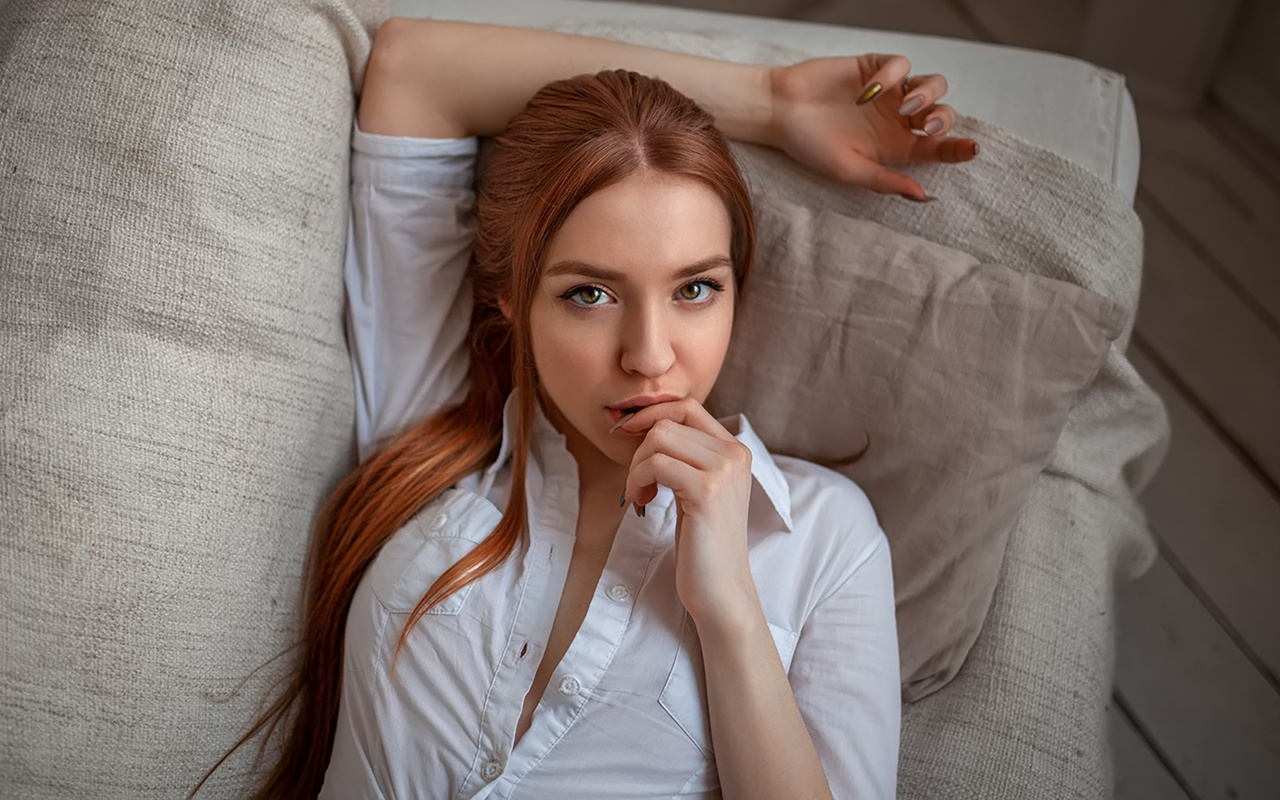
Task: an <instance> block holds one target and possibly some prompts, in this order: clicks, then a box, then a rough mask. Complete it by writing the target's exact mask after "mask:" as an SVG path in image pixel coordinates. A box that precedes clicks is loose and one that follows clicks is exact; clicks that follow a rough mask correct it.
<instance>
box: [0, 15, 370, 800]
mask: <svg viewBox="0 0 1280 800" xmlns="http://www.w3.org/2000/svg"><path fill="white" fill-rule="evenodd" d="M385 16H386V8H385V2H379V1H378V0H309V1H308V2H301V1H300V0H278V1H277V2H270V3H260V2H249V0H222V2H217V3H205V2H177V3H175V2H170V0H97V1H95V2H92V3H61V2H48V1H47V0H11V1H10V2H7V3H4V4H3V5H0V506H3V508H4V511H3V523H2V524H0V607H2V608H3V609H4V613H3V615H2V618H0V642H3V644H0V675H2V676H3V680H0V787H3V789H2V790H0V794H3V795H5V796H7V797H24V798H37V799H38V798H66V797H93V798H128V800H148V799H149V798H157V799H158V798H176V797H184V796H186V794H187V792H188V791H190V789H191V788H192V786H193V785H194V783H195V781H196V780H197V779H198V778H199V777H200V776H201V775H202V774H203V773H204V771H205V770H206V769H208V768H209V767H210V766H211V765H212V764H213V763H214V761H216V760H217V759H218V758H219V757H220V756H221V755H222V754H223V753H224V752H225V751H226V749H227V748H228V747H229V746H230V745H231V744H232V743H233V742H235V740H236V739H237V738H238V737H239V736H240V735H241V734H242V733H243V732H244V730H245V729H246V727H247V724H248V723H249V722H250V721H251V720H252V719H253V716H254V714H255V713H256V707H257V704H258V702H259V701H260V700H261V698H262V697H263V696H264V695H265V694H266V693H267V687H268V686H270V684H271V683H272V682H273V680H274V679H275V678H277V677H279V675H280V673H281V667H282V666H283V665H284V664H285V663H286V661H285V660H284V659H281V660H279V661H276V662H274V663H273V664H271V666H270V667H269V668H268V669H264V670H258V668H259V667H261V666H262V665H263V664H264V663H265V662H267V661H268V660H269V659H270V658H272V656H274V655H276V654H277V653H279V652H280V651H281V650H283V649H284V648H285V647H287V646H288V645H289V643H290V642H291V641H293V640H294V639H295V638H296V635H297V630H298V623H299V618H298V602H297V601H298V596H299V589H300V586H301V573H302V558H303V553H304V551H305V549H306V546H307V542H308V540H309V535H310V529H311V526H312V523H313V520H314V518H315V515H316V513H317V511H318V509H319V508H320V506H321V504H322V503H323V501H324V499H325V497H326V496H327V494H328V492H329V491H330V490H331V488H332V487H333V486H334V484H335V483H336V481H337V480H339V479H340V478H341V477H342V476H343V475H344V474H345V473H346V472H347V471H349V469H350V467H351V465H352V462H353V458H354V453H355V448H354V438H355V437H354V434H355V431H354V390H353V387H352V381H351V366H350V361H349V359H348V356H347V348H346V340H345V336H344V331H343V324H342V303H343V290H342V257H343V251H344V242H345V232H346V227H347V222H348V215H347V186H348V182H349V177H348V171H347V158H348V154H349V152H350V138H351V114H352V109H353V91H352V90H353V86H356V87H357V88H358V83H359V78H360V76H361V75H362V74H363V70H364V59H365V57H366V56H367V53H368V50H369V46H370V42H371V38H372V34H373V31H374V30H376V28H377V25H378V24H379V22H380V21H381V19H382V18H384V17H385ZM255 670H258V671H256V672H255ZM255 749H256V748H255V747H248V748H245V749H244V751H242V753H241V754H240V756H239V757H237V758H236V759H234V760H233V761H231V762H229V763H228V765H227V766H226V767H225V768H224V769H223V770H221V771H220V772H219V773H218V774H217V775H216V776H215V780H214V781H212V782H211V784H210V785H209V786H208V788H207V790H206V791H203V792H201V795H200V797H201V798H206V797H207V798H218V797H226V798H238V797H245V796H246V795H247V793H248V792H247V786H248V780H247V776H248V775H249V774H251V771H252V770H251V767H250V766H249V761H250V760H251V758H252V755H253V751H254V750H255Z"/></svg>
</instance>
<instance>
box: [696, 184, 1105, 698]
mask: <svg viewBox="0 0 1280 800" xmlns="http://www.w3.org/2000/svg"><path fill="white" fill-rule="evenodd" d="M756 201H757V202H756V219H757V225H758V232H759V237H760V240H761V241H762V242H763V243H764V245H763V246H762V247H761V248H760V250H759V251H758V254H757V262H758V263H757V269H756V271H755V273H754V274H753V275H752V284H751V286H750V288H749V290H748V291H747V292H746V294H745V296H744V299H743V303H742V307H741V309H740V311H739V315H738V317H737V319H736V321H735V335H734V339H733V343H732V345H731V346H730V349H729V355H728V357H727V358H726V360H725V369H724V372H723V373H722V374H721V377H720V380H719V381H718V382H717V383H716V389H715V392H714V393H713V396H712V399H713V401H714V402H715V404H716V406H717V408H718V410H719V412H720V413H730V412H745V413H746V414H747V415H748V416H750V417H752V418H753V419H760V420H762V422H761V424H760V426H759V428H760V433H761V436H763V437H764V438H765V440H766V441H767V442H768V443H769V446H770V447H771V448H772V449H774V450H778V451H781V452H786V453H791V454H795V455H799V456H801V457H806V458H825V459H835V458H838V457H840V456H842V455H846V454H852V453H856V452H858V451H859V450H860V449H861V448H862V447H863V446H865V445H867V443H868V442H869V450H868V452H867V453H866V454H865V456H864V457H862V458H860V459H859V460H858V461H857V462H856V463H854V464H852V465H849V466H845V467H841V468H840V469H841V471H842V472H844V473H845V474H846V475H848V476H849V477H851V478H852V479H853V480H855V481H856V482H857V483H858V485H860V486H862V487H863V489H864V490H865V491H866V492H867V493H868V495H870V497H871V500H872V503H873V504H874V505H875V507H876V513H877V515H878V517H879V519H880V521H881V524H882V525H883V526H884V529H885V531H886V532H887V534H888V536H889V543H890V547H891V549H892V551H893V571H894V587H895V590H896V597H897V618H898V630H899V637H898V638H899V644H900V646H901V664H902V691H903V696H904V698H905V699H907V700H916V699H919V698H920V697H922V696H924V695H926V694H928V693H930V692H932V691H935V690H937V689H938V688H940V687H941V686H943V685H945V684H946V683H947V681H949V680H951V678H952V677H954V675H955V673H956V671H957V670H958V669H959V668H960V665H961V664H962V663H963V662H964V657H965V655H966V654H967V653H968V652H969V648H970V647H971V646H972V645H973V641H974V640H975V639H976V638H977V636H978V632H979V631H980V630H981V629H982V622H983V620H984V618H985V617H986V613H987V608H988V606H989V605H990V602H991V596H992V593H993V592H994V591H995V584H996V580H997V579H998V577H999V573H1000V564H1001V561H1002V559H1003V557H1004V549H1005V543H1006V542H1007V540H1008V535H1009V530H1010V528H1012V526H1013V523H1014V520H1015V518H1016V516H1017V513H1018V510H1019V509H1020V508H1021V507H1022V505H1023V503H1024V501H1025V500H1026V497H1027V494H1028V492H1029V491H1030V490H1031V483H1032V481H1033V480H1034V479H1035V477H1036V476H1037V475H1038V474H1039V473H1040V471H1041V469H1043V467H1044V465H1045V463H1046V462H1047V460H1048V458H1049V454H1050V452H1051V451H1052V449H1053V447H1054V445H1055V444H1056V442H1057V440H1058V435H1059V434H1060V433H1061V431H1062V428H1063V425H1064V424H1065V423H1066V419H1067V414H1068V412H1069V411H1070V410H1071V407H1072V406H1073V405H1074V403H1075V400H1076V397H1077V395H1078V394H1079V392H1080V390H1081V389H1082V388H1083V387H1084V386H1085V385H1086V384H1088V383H1089V382H1090V381H1092V380H1093V377H1094V375H1095V374H1096V373H1097V371H1098V368H1099V367H1100V366H1101V365H1102V359H1103V357H1104V356H1105V355H1106V353H1107V350H1108V348H1109V346H1110V343H1111V341H1112V340H1113V339H1115V337H1116V336H1117V335H1118V334H1119V333H1120V328H1121V325H1122V321H1123V320H1122V311H1121V309H1120V307H1119V306H1118V305H1116V304H1115V303H1113V302H1111V301H1110V300H1107V299H1106V298H1103V297H1101V296H1099V295H1097V294H1094V293H1093V292H1090V291H1088V290H1085V289H1081V288H1080V287H1078V286H1076V285H1075V284H1071V283H1066V282H1064V281H1058V280H1054V279H1051V278H1045V277H1042V276H1039V275H1035V274H1027V273H1022V272H1018V271H1016V270H1013V269H1009V268H1008V267H1004V266H1001V265H999V264H980V263H979V262H978V261H977V260H976V259H974V258H972V257H970V256H967V255H965V254H964V253H961V252H959V251H956V250H952V249H950V248H947V247H942V246H940V245H936V244H933V243H931V242H928V241H925V240H923V239H920V238H918V237H913V236H906V235H904V234H900V233H896V232H894V231H891V230H889V229H888V228H885V227H883V226H881V225H877V224H875V223H872V222H866V221H863V220H855V219H851V218H849V217H844V216H842V215H839V214H835V213H833V212H831V211H827V210H821V211H814V210H811V209H810V208H806V207H804V206H799V205H796V204H794V203H791V202H788V201H786V200H783V199H780V198H778V197H776V196H774V195H772V194H768V193H760V194H759V195H758V196H757V198H756Z"/></svg>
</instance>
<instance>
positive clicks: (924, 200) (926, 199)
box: [898, 194, 938, 203]
mask: <svg viewBox="0 0 1280 800" xmlns="http://www.w3.org/2000/svg"><path fill="white" fill-rule="evenodd" d="M898 196H899V197H905V198H906V199H908V200H910V201H911V202H913V203H932V202H934V201H935V200H937V199H938V198H936V197H934V196H932V195H927V194H926V195H925V196H924V197H916V196H915V195H911V194H900V195H898Z"/></svg>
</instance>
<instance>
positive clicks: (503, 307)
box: [498, 297, 511, 322]
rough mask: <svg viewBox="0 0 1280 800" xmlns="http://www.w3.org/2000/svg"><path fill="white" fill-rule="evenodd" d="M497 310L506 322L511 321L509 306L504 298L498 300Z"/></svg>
mask: <svg viewBox="0 0 1280 800" xmlns="http://www.w3.org/2000/svg"><path fill="white" fill-rule="evenodd" d="M498 310H499V311H501V312H502V316H504V317H506V318H507V322H510V321H511V304H510V303H508V302H507V300H506V298H504V297H499V298H498Z"/></svg>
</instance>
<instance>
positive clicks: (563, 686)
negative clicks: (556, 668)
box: [560, 675, 582, 697]
mask: <svg viewBox="0 0 1280 800" xmlns="http://www.w3.org/2000/svg"><path fill="white" fill-rule="evenodd" d="M581 688H582V684H581V683H579V682H578V679H577V678H575V677H573V676H572V675H565V676H564V677H563V678H561V679H560V694H562V695H565V696H566V697H573V696H574V695H575V694H577V693H578V690H579V689H581Z"/></svg>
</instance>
